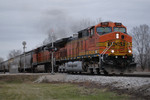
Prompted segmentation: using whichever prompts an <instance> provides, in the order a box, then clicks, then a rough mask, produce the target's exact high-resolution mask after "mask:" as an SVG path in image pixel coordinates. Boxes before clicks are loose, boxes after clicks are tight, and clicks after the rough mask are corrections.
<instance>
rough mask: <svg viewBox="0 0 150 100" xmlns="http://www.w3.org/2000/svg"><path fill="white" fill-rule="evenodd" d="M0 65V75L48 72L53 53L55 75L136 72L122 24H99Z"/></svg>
mask: <svg viewBox="0 0 150 100" xmlns="http://www.w3.org/2000/svg"><path fill="white" fill-rule="evenodd" d="M54 47H55V48H57V50H56V49H55V48H52V43H49V44H47V45H43V46H41V47H38V48H36V49H34V50H31V51H29V52H26V54H25V57H26V66H25V67H24V65H23V56H24V55H23V54H22V55H19V56H17V57H14V58H12V59H9V60H7V61H5V62H2V63H0V71H4V70H5V71H9V69H10V67H11V66H17V68H18V70H19V72H23V70H25V71H27V72H50V71H51V69H52V67H51V63H52V60H51V56H52V52H54V70H55V72H67V73H91V74H94V73H96V74H101V73H104V74H106V75H108V74H123V73H126V72H128V73H132V72H133V71H134V70H135V69H136V63H135V62H134V58H133V54H132V37H131V36H130V35H128V34H127V29H126V27H125V26H124V25H123V24H122V23H117V22H101V23H99V24H97V25H95V26H91V27H88V28H86V29H83V30H81V31H79V32H78V34H75V35H74V36H73V37H67V38H62V39H59V40H57V41H55V42H54Z"/></svg>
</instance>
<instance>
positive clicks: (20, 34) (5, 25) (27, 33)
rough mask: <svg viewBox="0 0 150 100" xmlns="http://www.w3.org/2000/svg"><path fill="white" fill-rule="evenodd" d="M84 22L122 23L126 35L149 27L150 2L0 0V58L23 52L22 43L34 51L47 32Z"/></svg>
mask: <svg viewBox="0 0 150 100" xmlns="http://www.w3.org/2000/svg"><path fill="white" fill-rule="evenodd" d="M83 18H89V19H92V20H95V19H98V18H101V19H102V21H113V22H122V23H123V24H124V25H125V26H127V28H128V29H129V31H130V30H131V29H132V27H134V26H138V25H140V24H147V25H149V26H150V21H149V19H150V0H0V57H3V58H4V59H5V60H6V59H7V55H8V53H9V52H10V51H11V50H13V49H17V50H22V47H23V46H22V41H26V42H27V51H29V50H31V49H33V48H36V47H37V46H39V45H40V44H41V43H42V41H43V40H44V39H45V38H46V37H47V31H48V30H49V29H51V28H54V27H56V26H58V25H59V27H61V28H63V27H64V28H67V27H68V24H67V22H70V21H74V22H75V21H76V20H80V19H83ZM54 32H55V30H54ZM59 34H60V33H59ZM65 35H68V33H67V34H65ZM65 35H63V34H62V35H61V36H65Z"/></svg>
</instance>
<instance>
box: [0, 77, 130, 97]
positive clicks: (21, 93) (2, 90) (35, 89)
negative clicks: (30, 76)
mask: <svg viewBox="0 0 150 100" xmlns="http://www.w3.org/2000/svg"><path fill="white" fill-rule="evenodd" d="M128 99H129V96H127V95H118V94H116V93H113V92H108V91H106V89H96V88H86V87H81V86H78V85H75V84H70V83H56V84H54V83H53V84H52V83H32V82H29V81H28V82H25V83H24V82H22V81H18V80H16V79H15V81H12V82H10V83H9V82H8V81H0V100H128Z"/></svg>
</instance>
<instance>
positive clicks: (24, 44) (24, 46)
mask: <svg viewBox="0 0 150 100" xmlns="http://www.w3.org/2000/svg"><path fill="white" fill-rule="evenodd" d="M22 45H23V52H24V67H23V68H24V72H25V66H26V55H25V48H26V42H25V41H23V42H22Z"/></svg>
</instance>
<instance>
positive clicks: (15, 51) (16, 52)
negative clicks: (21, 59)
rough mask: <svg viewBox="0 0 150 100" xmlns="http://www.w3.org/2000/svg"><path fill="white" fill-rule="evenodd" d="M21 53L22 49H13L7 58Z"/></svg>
mask: <svg viewBox="0 0 150 100" xmlns="http://www.w3.org/2000/svg"><path fill="white" fill-rule="evenodd" d="M21 53H22V52H21V50H12V51H10V52H9V54H8V57H7V58H8V59H10V58H13V57H15V56H18V55H20V54H21Z"/></svg>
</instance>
